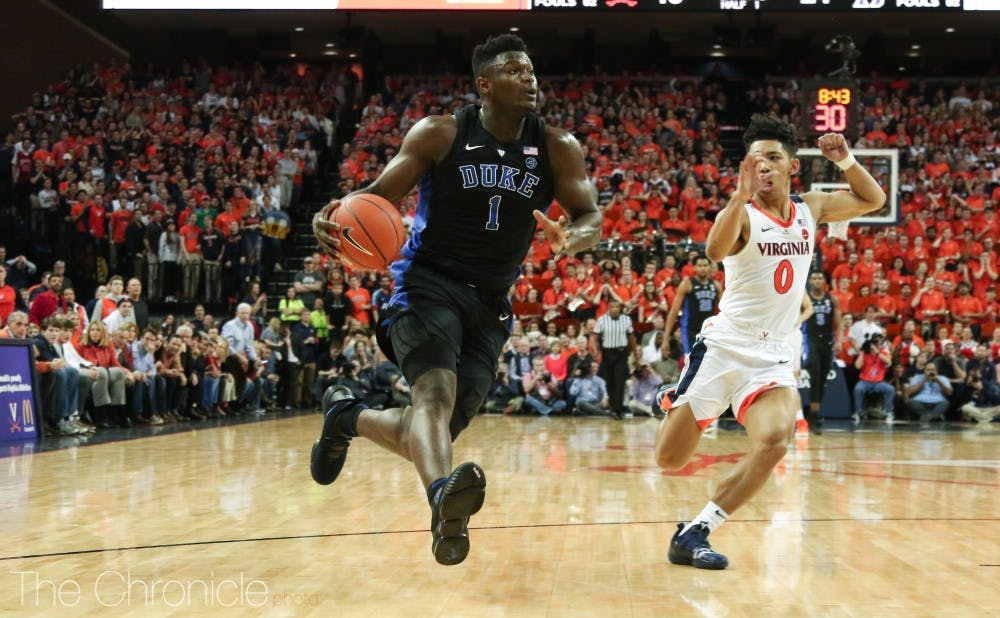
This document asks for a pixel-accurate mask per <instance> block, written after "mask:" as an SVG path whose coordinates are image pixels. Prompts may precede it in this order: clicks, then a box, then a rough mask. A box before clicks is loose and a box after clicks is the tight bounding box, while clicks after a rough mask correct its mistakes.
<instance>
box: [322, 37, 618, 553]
mask: <svg viewBox="0 0 1000 618" xmlns="http://www.w3.org/2000/svg"><path fill="white" fill-rule="evenodd" d="M472 66H473V72H474V74H475V83H476V89H477V91H478V93H479V96H480V98H481V100H482V106H481V107H480V106H478V105H469V106H467V107H464V108H462V109H460V110H458V111H457V112H456V113H455V115H447V116H430V117H427V118H424V119H423V120H421V121H420V122H418V123H417V124H416V125H414V126H413V128H412V129H411V130H410V131H409V133H408V134H407V135H406V138H405V139H404V140H403V144H402V147H401V148H400V151H399V154H398V155H396V156H395V157H394V158H393V159H392V161H390V162H389V164H388V165H387V166H386V168H385V171H384V172H383V173H382V175H381V176H380V177H379V178H378V179H377V180H376V181H375V182H374V183H372V184H371V185H369V186H367V187H365V188H364V189H362V190H360V191H358V193H374V194H376V195H380V196H382V197H384V198H386V199H388V200H389V201H391V202H396V201H398V200H400V199H402V198H403V197H404V196H405V195H406V194H407V193H409V192H410V190H411V189H412V188H413V186H414V185H416V184H417V183H418V182H419V183H420V196H419V202H418V207H417V215H416V218H415V220H414V223H413V226H412V230H411V236H410V239H409V241H408V242H407V244H406V246H405V247H404V248H403V251H402V258H401V259H400V260H398V261H397V262H395V263H394V264H393V265H392V273H393V276H394V277H395V281H396V289H395V293H394V295H393V297H392V299H391V300H390V302H389V307H388V308H387V309H386V311H385V312H383V314H382V315H381V316H380V319H379V323H378V326H377V329H376V334H377V336H378V342H379V347H381V348H382V350H383V351H384V352H385V354H386V356H388V357H389V359H390V360H392V361H393V362H395V363H396V364H397V365H398V366H399V367H400V368H401V369H402V371H403V375H404V376H405V377H406V379H407V381H408V382H409V383H410V385H411V389H412V390H411V393H412V397H413V405H412V406H410V407H407V408H405V409H398V408H396V409H390V410H372V409H368V408H365V407H364V406H363V405H362V404H361V403H360V402H358V401H357V400H355V399H353V398H351V397H350V394H349V393H346V392H344V390H343V389H338V388H337V387H333V388H331V389H330V390H328V391H327V393H326V394H325V395H324V409H325V410H326V415H325V420H324V424H323V432H322V434H321V436H320V439H319V440H317V442H316V444H315V445H314V446H313V453H312V461H311V471H312V476H313V479H315V480H316V482H318V483H320V484H322V485H327V484H330V483H332V482H334V481H335V480H336V478H337V476H338V475H339V473H340V470H341V468H342V467H343V465H344V460H345V459H346V457H347V447H348V446H349V444H350V440H351V438H353V437H355V436H363V437H365V438H368V439H370V440H372V441H374V442H376V443H377V444H379V445H381V446H383V447H385V448H387V449H389V450H391V451H393V452H395V453H397V454H399V455H400V456H402V457H404V458H406V459H408V460H410V461H412V462H413V464H414V465H415V466H416V468H417V472H418V473H419V475H420V479H421V481H423V484H424V487H425V488H426V490H427V499H428V501H429V502H430V505H431V533H432V535H433V544H432V551H433V553H434V557H435V558H436V559H437V561H438V562H439V563H441V564H458V563H459V562H462V560H464V559H465V557H466V555H467V554H468V552H469V533H468V522H469V517H470V516H471V515H473V514H475V513H476V512H477V511H478V510H479V509H480V507H481V506H482V504H483V501H484V500H485V495H486V477H485V475H484V473H483V471H482V469H481V468H480V467H479V466H478V465H476V464H475V463H464V464H461V465H459V466H457V467H456V468H454V470H453V469H452V442H453V441H454V440H455V438H456V437H457V436H458V434H459V432H461V431H462V430H463V429H464V428H465V427H466V426H467V425H468V423H469V421H470V420H471V419H472V417H473V416H475V414H476V413H477V412H478V411H479V409H480V407H481V405H482V403H483V401H484V400H485V398H486V394H487V392H488V390H489V388H490V386H491V384H492V382H493V377H494V375H495V373H496V369H497V358H498V356H499V354H500V350H501V348H502V347H503V344H504V342H505V341H506V340H507V338H508V336H509V335H510V332H511V327H512V324H513V319H514V317H513V316H512V315H511V314H512V311H511V304H510V301H509V299H508V297H507V291H508V290H509V289H510V286H511V284H512V283H513V282H514V279H515V278H516V277H517V275H518V272H519V267H520V264H521V262H522V261H523V260H524V257H525V255H526V254H527V252H528V247H529V246H530V244H531V241H532V237H533V235H534V232H535V226H536V223H537V224H539V225H541V227H542V229H543V230H544V232H545V236H546V238H547V239H548V241H549V243H550V244H551V246H552V251H553V253H556V254H569V255H572V254H574V253H576V252H578V251H581V250H583V249H587V248H589V247H592V246H594V245H596V244H597V241H598V240H600V235H601V219H602V216H601V214H600V211H599V210H598V209H597V205H596V203H595V199H594V194H593V191H592V189H591V187H590V184H589V183H588V179H587V175H586V169H585V165H584V159H583V150H582V149H581V147H580V145H579V143H578V142H577V141H576V139H575V138H573V136H572V135H570V134H568V133H566V132H565V131H563V130H561V129H557V128H554V127H548V126H546V125H545V124H544V123H543V122H542V120H541V119H540V118H539V117H538V116H536V115H535V114H534V110H535V106H536V101H537V95H538V82H537V81H536V79H535V72H534V68H533V67H532V63H531V59H530V58H529V57H528V54H527V51H526V47H525V44H524V42H523V41H522V40H521V39H520V38H518V37H517V36H514V35H509V34H505V35H501V36H498V37H494V38H490V39H488V40H487V41H486V42H485V43H483V44H482V45H479V46H478V47H476V49H475V50H474V52H473V55H472ZM553 197H555V198H556V199H558V200H559V204H560V206H561V207H562V209H563V210H564V211H565V212H566V214H567V215H568V217H569V221H567V220H566V218H565V217H563V218H561V219H560V220H559V221H552V220H550V219H549V218H548V217H546V216H545V214H543V212H542V211H543V210H545V209H547V208H548V206H549V204H550V203H551V201H552V198H553ZM339 205H340V202H339V201H338V200H334V201H332V202H331V203H330V204H328V205H327V206H326V207H324V208H323V209H322V210H321V211H320V212H319V213H317V215H316V217H315V218H314V220H313V229H314V231H315V233H316V237H317V239H318V240H319V242H320V245H321V246H322V248H323V249H324V250H325V251H326V252H327V253H329V254H330V255H331V256H334V257H339V254H338V251H337V247H338V245H339V241H338V240H337V239H336V238H335V234H334V232H335V231H336V229H337V227H336V225H334V224H331V223H329V222H328V217H329V213H330V212H331V211H332V210H333V209H334V208H337V207H338V206H339Z"/></svg>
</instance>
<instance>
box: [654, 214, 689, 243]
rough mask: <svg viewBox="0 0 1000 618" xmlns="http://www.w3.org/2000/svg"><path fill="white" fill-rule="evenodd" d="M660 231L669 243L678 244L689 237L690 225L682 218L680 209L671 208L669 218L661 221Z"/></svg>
mask: <svg viewBox="0 0 1000 618" xmlns="http://www.w3.org/2000/svg"><path fill="white" fill-rule="evenodd" d="M660 229H662V230H663V235H664V237H665V238H666V239H667V241H668V242H677V241H679V240H682V239H683V238H684V237H685V236H687V235H688V223H687V221H683V220H681V218H680V209H679V208H677V207H676V206H671V207H670V208H668V209H667V216H666V218H665V219H661V220H660Z"/></svg>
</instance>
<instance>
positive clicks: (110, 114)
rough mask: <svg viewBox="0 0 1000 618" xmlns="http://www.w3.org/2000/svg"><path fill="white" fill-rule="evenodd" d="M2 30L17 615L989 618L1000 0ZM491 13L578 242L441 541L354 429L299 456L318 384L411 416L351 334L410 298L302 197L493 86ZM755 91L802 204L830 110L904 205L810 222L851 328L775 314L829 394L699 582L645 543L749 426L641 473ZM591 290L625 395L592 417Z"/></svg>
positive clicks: (837, 179)
mask: <svg viewBox="0 0 1000 618" xmlns="http://www.w3.org/2000/svg"><path fill="white" fill-rule="evenodd" d="M0 32H2V34H3V36H2V37H0V50H2V52H3V54H2V55H3V57H4V58H5V62H4V70H3V76H4V79H3V85H4V87H3V89H0V129H2V138H3V140H2V141H3V143H2V144H0V262H2V264H0V497H2V498H3V499H2V501H0V520H2V521H3V522H4V528H5V530H6V531H7V532H6V535H5V540H4V542H3V543H0V566H2V567H3V568H2V569H0V611H2V612H3V613H4V614H5V615H12V616H42V615H45V616H48V615H72V616H82V615H86V616H91V615H93V616H97V615H100V616H105V615H119V614H125V613H136V614H138V615H149V616H160V615H163V616H166V615H179V616H187V615H212V616H215V615H222V614H225V615H234V616H235V615H274V616H307V615H309V616H365V615H379V616H518V617H521V616H573V617H577V616H602V617H603V616H666V615H670V616H704V617H724V616H725V617H730V616H872V617H883V616H906V617H917V616H927V617H932V616H933V617H938V616H956V617H957V616H988V615H1000V520H998V519H997V513H998V512H1000V492H998V484H1000V474H998V473H1000V456H998V445H1000V433H998V432H997V428H998V427H1000V425H998V424H997V422H998V419H1000V384H998V379H997V362H998V361H1000V329H998V328H997V323H998V321H1000V299H998V298H997V286H998V285H1000V282H998V277H1000V264H998V247H997V239H998V236H1000V219H998V217H997V213H996V208H997V203H998V201H1000V171H998V164H1000V146H998V133H1000V1H998V0H19V1H17V2H15V1H13V0H12V1H9V2H7V3H5V6H4V19H3V25H2V26H0ZM504 33H516V34H517V35H519V36H520V37H522V38H523V39H524V41H525V42H526V43H527V45H528V50H529V54H530V57H531V59H532V61H533V63H534V67H535V73H536V75H537V79H538V94H537V102H538V107H537V111H536V113H537V114H538V116H539V117H540V118H542V120H544V122H545V123H547V124H549V125H552V126H556V127H559V128H561V129H565V130H566V131H568V132H569V133H570V134H572V135H573V136H574V137H575V138H576V139H577V140H578V141H579V143H580V145H581V147H582V150H583V154H584V159H585V163H586V172H587V176H588V182H589V183H590V185H591V187H592V189H593V192H594V194H595V195H596V201H597V204H598V207H599V208H600V210H601V212H602V213H603V216H604V219H603V229H602V235H601V240H600V242H599V243H598V244H597V246H596V247H595V248H594V249H592V250H589V251H587V252H585V253H581V254H578V255H576V256H568V257H567V256H562V255H559V254H556V255H554V254H553V252H552V250H551V248H550V246H549V243H548V242H547V241H546V239H545V238H544V235H543V234H541V233H540V232H539V233H537V234H536V237H535V240H534V242H532V244H531V247H530V249H529V251H528V254H527V257H526V259H525V261H524V263H523V264H522V267H521V272H520V275H519V277H518V278H517V280H516V281H515V282H514V284H513V286H512V287H511V289H510V297H511V305H510V307H511V309H512V312H513V316H514V319H513V327H512V329H513V332H512V335H511V338H510V340H509V341H508V342H507V344H506V345H505V347H504V351H503V355H502V357H501V358H500V359H499V360H498V366H499V370H498V373H497V377H496V380H495V382H494V384H493V386H492V388H491V390H490V392H489V394H488V395H487V398H486V401H485V403H484V404H483V407H482V410H481V414H480V416H479V417H477V418H476V419H475V420H473V422H472V423H471V424H470V426H469V428H468V429H467V430H466V431H465V432H464V433H463V434H462V436H461V439H459V440H458V441H457V442H456V443H455V446H454V453H455V454H454V457H455V461H456V463H458V462H462V461H476V462H478V463H480V464H481V465H482V467H483V469H484V470H485V471H486V473H487V475H488V478H489V485H488V491H487V496H486V502H485V504H484V506H483V508H482V511H481V512H480V513H479V514H478V515H477V516H476V518H475V519H474V520H472V522H471V523H470V528H469V534H470V537H471V539H472V550H471V553H470V554H469V558H468V559H467V560H466V561H465V562H463V563H462V564H461V565H458V566H453V567H443V566H439V565H438V564H436V563H435V561H434V558H433V556H431V555H430V553H429V552H428V547H429V545H430V541H431V538H430V535H429V534H428V529H429V528H428V527H429V525H430V521H429V519H430V518H429V517H428V512H427V509H426V508H425V507H424V504H425V503H424V491H423V488H422V487H421V485H420V482H419V479H418V477H417V475H415V474H414V473H413V467H412V466H411V465H410V464H409V463H407V462H404V461H401V460H399V459H398V458H395V457H392V456H391V455H389V454H388V453H387V452H386V451H383V450H381V449H379V448H378V447H377V446H375V445H374V444H373V443H371V442H367V441H363V440H355V447H354V448H353V449H352V451H351V452H352V454H351V457H350V458H349V460H348V463H347V464H346V467H345V469H344V472H343V473H342V475H341V477H340V479H339V480H338V481H337V483H336V484H334V485H331V486H327V487H323V486H319V485H317V484H315V483H314V482H313V481H312V480H311V479H310V474H309V466H310V462H309V458H310V448H311V447H312V443H313V440H314V439H315V437H316V435H317V432H318V431H319V430H320V428H321V426H322V425H323V421H322V419H323V417H322V415H321V414H320V408H321V405H320V399H321V397H322V394H323V393H324V392H325V390H326V388H327V387H328V386H331V385H337V384H340V385H344V386H346V387H347V388H349V389H350V390H351V391H352V392H353V393H354V394H355V396H357V397H359V398H361V399H364V400H365V402H366V403H367V404H368V405H369V406H371V407H373V408H384V409H388V408H393V407H400V406H406V405H408V404H409V403H410V401H411V393H410V385H409V384H408V383H407V382H406V380H405V379H404V378H403V377H402V375H401V372H400V370H399V368H398V367H396V366H395V365H394V364H393V363H392V362H391V361H390V360H389V359H387V358H386V357H385V355H384V354H383V353H382V352H381V351H380V350H379V349H378V346H377V345H376V342H375V336H374V326H375V324H376V323H377V322H378V320H379V316H380V313H382V312H384V311H385V310H386V308H387V304H388V301H389V298H390V296H391V294H392V292H393V287H394V285H395V282H394V281H393V279H392V278H391V276H390V274H389V273H388V271H385V272H373V271H364V270H359V269H356V268H352V267H351V266H350V265H345V264H341V263H339V262H337V261H335V260H332V259H330V258H329V256H327V255H325V254H324V253H323V252H322V251H321V250H320V248H319V247H318V246H317V242H316V238H315V236H314V234H313V228H312V223H311V221H312V217H313V215H314V213H316V212H317V211H319V210H320V209H321V208H322V207H323V206H324V205H325V204H326V203H327V202H328V201H329V200H330V199H332V198H335V197H337V198H339V197H341V196H344V195H346V194H348V193H350V192H353V191H356V190H358V189H363V188H364V187H365V186H367V185H368V184H370V183H371V182H372V181H374V180H375V179H376V178H377V177H378V176H379V174H380V173H381V172H382V170H383V169H384V168H385V166H386V165H387V163H388V162H389V161H391V160H392V158H393V157H394V156H395V155H396V153H397V152H399V149H400V146H401V144H402V141H403V138H404V136H405V135H406V134H407V132H408V131H409V129H410V128H411V127H412V126H413V125H414V124H415V123H416V122H418V121H419V120H421V119H422V118H424V117H426V116H429V115H438V114H451V113H453V112H455V111H456V110H458V109H459V108H461V107H463V106H465V105H467V104H470V103H476V102H478V97H477V94H476V88H475V82H474V80H473V76H472V67H471V56H472V52H473V48H474V47H475V46H476V45H477V44H479V43H481V42H482V41H483V40H485V38H486V37H487V36H491V35H499V34H504ZM756 113H761V114H770V115H774V116H777V117H779V118H781V119H783V120H786V121H789V122H791V123H793V124H794V125H795V126H796V127H797V130H798V137H799V144H798V145H799V151H798V154H797V157H798V159H799V161H800V173H799V174H798V175H797V176H795V177H794V178H793V179H792V192H793V193H798V192H803V193H804V192H807V191H811V190H822V191H831V190H838V189H846V188H847V187H848V185H847V184H846V181H845V180H844V175H843V173H841V172H840V171H839V170H838V169H837V168H836V166H834V165H833V164H832V163H830V162H829V161H827V160H826V159H825V158H824V157H823V156H822V154H821V153H820V151H819V149H818V148H817V138H818V137H819V136H820V135H823V134H825V133H831V132H832V133H841V134H843V135H844V136H845V138H846V139H847V143H848V145H849V147H850V150H851V152H852V153H853V154H854V155H855V156H856V158H857V160H858V161H859V162H860V163H861V164H862V165H863V166H864V167H865V169H867V170H869V171H870V173H871V174H872V175H873V176H874V177H875V178H876V180H877V181H878V183H879V184H880V185H881V186H882V187H883V188H884V189H885V191H886V194H887V199H886V203H885V206H884V207H883V208H882V209H881V210H880V211H877V212H874V213H870V214H869V215H866V216H864V217H861V218H858V219H855V220H852V221H851V222H850V224H849V225H830V226H827V225H822V226H820V227H819V228H818V229H817V238H816V239H814V240H815V241H816V242H815V246H816V250H815V252H814V254H813V264H812V271H813V272H819V273H822V274H823V283H822V285H821V286H820V287H819V288H818V289H819V291H818V294H820V295H821V296H822V295H826V294H828V295H829V297H831V298H834V299H836V304H837V306H838V307H839V314H840V315H839V316H838V317H837V318H836V319H835V320H834V330H833V336H834V346H833V350H832V354H833V356H834V360H833V363H832V364H830V369H829V372H828V373H827V375H810V373H809V369H810V367H813V366H814V363H813V361H814V360H815V357H811V356H810V355H811V354H812V355H815V354H817V352H816V350H815V349H813V350H810V346H809V345H808V344H809V340H810V337H807V336H806V335H805V334H803V336H802V337H800V338H799V341H800V342H803V343H804V344H805V345H804V349H803V351H802V352H801V360H802V368H803V370H802V372H801V375H800V376H799V391H800V394H801V396H802V403H803V408H804V410H806V412H807V416H809V414H808V412H809V410H810V404H813V403H816V402H810V401H809V395H810V390H811V389H810V386H811V385H812V384H813V383H814V382H815V381H817V380H822V381H824V384H825V396H824V398H823V400H822V401H821V402H819V406H818V416H813V417H811V418H810V420H811V421H812V426H811V427H810V425H809V422H807V421H806V420H805V419H802V420H799V421H798V422H797V426H796V432H795V436H794V437H793V438H792V440H791V442H790V443H789V444H788V447H787V453H786V454H785V456H784V459H782V460H781V462H780V463H779V464H778V465H777V467H776V468H775V469H774V471H773V473H772V474H771V476H770V478H769V479H768V480H767V482H766V483H765V485H764V487H763V488H762V489H761V490H760V493H759V494H758V495H757V496H756V497H755V498H754V500H752V501H751V502H750V503H749V504H748V505H747V506H746V507H745V508H742V509H740V510H739V511H738V512H737V513H735V514H734V515H733V516H732V517H731V518H730V520H729V521H728V523H727V524H726V526H725V527H723V528H721V529H720V531H719V532H717V533H715V534H714V535H713V537H712V541H713V543H714V544H715V545H717V546H718V547H719V548H725V549H726V553H727V554H728V556H729V558H730V560H731V562H732V566H730V567H729V568H728V569H727V570H725V571H720V572H710V571H701V570H696V569H690V568H683V567H678V566H674V565H672V564H670V562H669V561H668V559H667V550H668V547H669V546H670V540H671V536H672V535H673V534H674V531H675V526H676V524H677V522H678V521H683V520H684V519H685V518H686V517H690V515H691V513H692V512H697V509H698V508H701V505H702V504H704V502H705V500H706V499H707V497H708V496H709V495H710V494H711V492H712V490H713V488H714V487H716V486H717V484H718V483H719V482H720V479H721V478H723V476H724V475H725V474H727V473H728V472H730V471H731V470H732V469H733V468H734V466H736V465H737V463H738V462H740V461H741V460H742V459H743V458H744V457H746V456H748V450H749V447H748V442H747V439H746V433H745V431H744V429H743V427H742V426H741V425H740V424H738V423H737V422H736V420H735V418H733V416H732V414H731V413H727V414H725V415H724V416H723V417H722V418H721V419H719V421H718V423H716V424H713V425H711V426H710V427H708V428H707V429H706V431H705V432H704V435H703V436H702V441H701V443H700V445H699V447H698V450H697V452H696V454H695V455H694V458H693V459H692V460H691V461H690V462H689V463H688V464H687V465H686V466H685V467H683V468H682V469H680V470H677V471H665V470H662V469H661V468H660V467H659V466H657V462H656V460H655V458H654V454H653V445H654V441H655V439H656V435H657V431H658V427H659V425H660V421H659V420H658V419H659V417H660V416H661V414H660V410H659V407H658V406H656V405H655V403H652V402H651V398H652V393H654V392H655V391H656V388H657V387H658V385H660V384H671V383H675V382H677V381H678V379H679V375H680V372H681V370H682V369H683V367H684V366H685V363H686V362H687V359H685V357H684V353H683V346H682V343H681V342H682V340H683V339H684V338H685V337H687V331H686V330H685V329H686V328H687V326H686V325H687V324H688V318H689V317H690V315H685V312H687V311H688V309H687V307H688V305H687V304H685V303H683V302H681V299H680V298H678V289H679V288H680V286H681V285H682V282H684V281H685V279H687V278H689V277H695V276H696V271H695V267H694V262H695V260H696V258H697V257H698V255H699V254H701V253H702V252H703V251H704V248H705V242H706V239H707V237H708V234H709V231H710V230H711V228H712V225H713V221H714V220H715V218H716V215H717V214H718V213H719V212H720V211H721V210H722V209H723V208H724V207H725V205H726V203H727V200H728V198H729V196H730V195H731V194H732V192H733V191H734V189H735V188H736V185H737V179H738V174H739V165H740V162H741V161H742V160H743V158H744V155H745V154H746V149H745V146H744V145H743V142H742V139H741V138H742V135H743V132H744V130H745V129H746V127H747V125H748V123H749V121H750V118H751V115H753V114H756ZM525 152H526V154H527V150H525ZM536 154H537V153H536ZM501 156H503V155H501ZM417 198H418V195H417V191H416V190H414V191H413V192H411V193H410V194H409V195H407V196H406V197H405V198H404V199H402V200H401V201H400V202H399V203H398V204H397V206H398V208H399V211H400V215H401V217H402V220H403V222H404V224H405V226H406V227H407V230H409V229H410V227H411V226H412V225H413V224H414V223H415V222H420V221H421V220H422V217H423V215H422V214H421V213H418V211H417V203H418V201H417ZM561 212H562V210H561V208H560V207H559V205H558V203H554V204H553V205H552V207H551V208H550V209H549V211H548V215H549V216H550V217H552V218H558V216H559V214H560V213H561ZM418 229H419V228H418ZM803 244H806V245H807V246H808V243H803ZM807 252H808V250H807ZM707 276H708V277H709V278H710V279H711V280H714V281H718V282H719V283H720V284H722V283H724V279H725V274H724V272H723V271H722V269H721V264H712V265H711V266H710V269H709V274H708V275H707ZM724 293H725V292H723V294H724ZM675 299H677V304H676V306H674V305H675V302H674V301H675ZM616 300H617V301H621V302H622V304H623V312H624V313H625V314H626V315H627V316H628V318H629V319H630V321H631V325H632V327H633V329H634V333H635V348H634V349H633V350H632V352H633V354H632V355H631V358H630V361H629V362H630V365H629V369H628V377H627V380H628V381H627V384H626V385H625V386H624V390H625V395H624V399H623V400H622V401H617V402H615V401H612V402H610V403H609V402H608V401H607V399H606V398H605V401H603V402H600V401H598V402H584V401H583V400H582V399H581V400H580V401H577V391H576V390H575V389H574V388H573V382H574V381H576V380H588V379H592V377H591V375H590V374H591V373H592V371H593V370H592V369H591V367H592V366H593V367H595V368H596V367H599V366H600V367H603V366H602V365H600V362H601V360H602V354H603V353H604V350H602V345H601V339H600V336H599V335H598V334H597V333H595V331H594V329H595V324H596V320H597V319H599V318H601V316H603V315H604V314H605V313H606V312H607V311H608V308H609V304H611V303H612V301H616ZM813 300H814V302H815V301H816V298H814V299H813ZM248 308H249V309H248ZM672 308H673V311H672ZM668 326H669V327H670V328H669V331H670V332H665V331H666V330H667V327H668ZM674 327H676V329H675V328H674ZM693 334H694V332H692V335H693ZM533 360H534V361H535V363H536V365H537V367H535V368H533ZM538 362H541V364H537V363H538ZM542 367H544V369H542ZM539 372H544V378H540V377H539V375H538V374H539ZM600 372H601V373H602V374H603V369H601V370H600ZM928 372H931V375H932V376H934V375H937V376H940V377H942V378H944V380H943V381H946V382H947V385H948V388H947V389H940V388H938V389H936V390H935V389H930V388H923V387H921V386H920V385H921V384H923V380H925V379H926V377H927V376H928ZM813 373H818V372H816V371H815V370H814V371H813ZM543 382H544V386H542V387H540V386H539V384H541V383H543ZM812 390H813V392H815V389H812ZM882 395H884V397H883V396H882ZM813 407H814V408H815V407H816V406H813ZM819 418H821V419H822V421H823V422H822V432H820V431H819V429H820V424H819V423H817V422H816V420H817V419H819Z"/></svg>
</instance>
